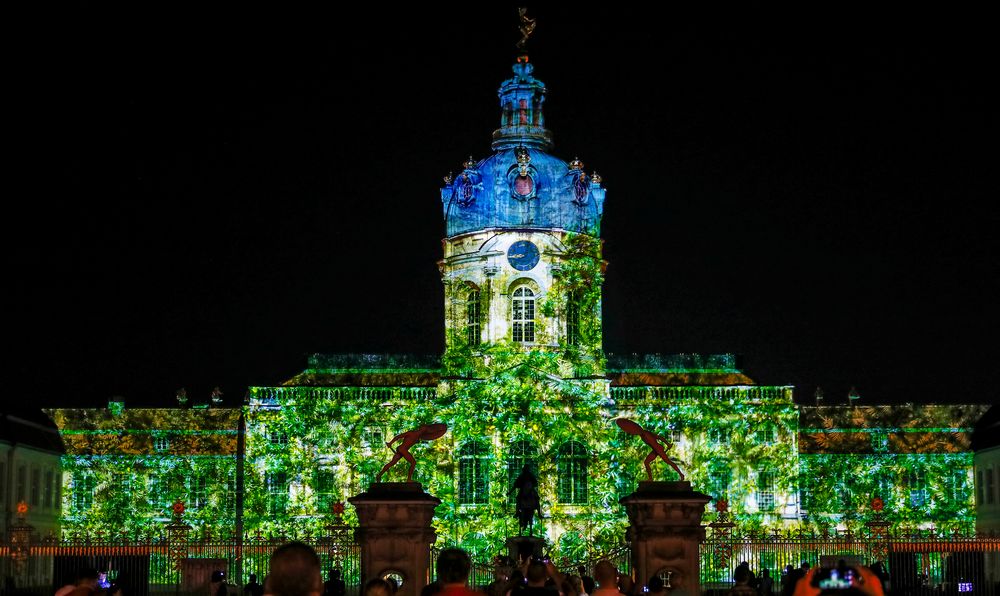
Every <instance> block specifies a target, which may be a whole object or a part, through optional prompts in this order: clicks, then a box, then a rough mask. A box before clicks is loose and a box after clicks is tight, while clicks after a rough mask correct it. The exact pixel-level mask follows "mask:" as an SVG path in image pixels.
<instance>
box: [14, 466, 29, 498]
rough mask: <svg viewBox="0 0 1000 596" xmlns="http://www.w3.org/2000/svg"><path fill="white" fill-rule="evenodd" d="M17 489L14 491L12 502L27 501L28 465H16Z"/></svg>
mask: <svg viewBox="0 0 1000 596" xmlns="http://www.w3.org/2000/svg"><path fill="white" fill-rule="evenodd" d="M16 488H17V491H16V492H15V493H14V502H15V503H20V502H21V501H25V502H27V500H28V467H27V466H25V465H24V464H21V465H19V466H18V467H17V485H16Z"/></svg>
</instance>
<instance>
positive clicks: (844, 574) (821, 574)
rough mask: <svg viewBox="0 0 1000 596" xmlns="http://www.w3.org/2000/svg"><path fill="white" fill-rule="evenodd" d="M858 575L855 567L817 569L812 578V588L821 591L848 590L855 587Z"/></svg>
mask: <svg viewBox="0 0 1000 596" xmlns="http://www.w3.org/2000/svg"><path fill="white" fill-rule="evenodd" d="M858 575H859V574H858V571H857V570H856V569H854V568H853V567H834V568H830V569H827V568H823V569H817V570H816V573H815V574H814V575H813V578H812V586H813V587H814V588H819V589H820V590H848V589H850V588H852V587H854V585H855V578H857V577H858Z"/></svg>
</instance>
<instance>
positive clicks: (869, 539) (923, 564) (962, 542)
mask: <svg viewBox="0 0 1000 596" xmlns="http://www.w3.org/2000/svg"><path fill="white" fill-rule="evenodd" d="M700 558H701V583H702V588H703V590H705V592H706V593H711V592H719V591H722V590H727V589H728V588H729V587H731V586H732V585H733V573H734V570H735V568H736V566H737V565H739V564H740V563H742V562H747V563H749V565H750V568H751V570H752V571H753V572H754V573H755V574H756V576H757V578H758V579H760V578H761V577H763V576H764V573H765V572H767V574H768V575H769V576H770V577H771V578H772V580H773V582H774V586H775V588H774V591H775V593H778V592H779V590H780V586H781V583H782V580H783V579H784V578H785V576H786V571H787V568H788V567H791V568H792V569H797V568H799V567H800V566H801V565H802V563H808V564H809V565H810V566H811V567H816V566H824V567H831V566H834V565H836V564H837V563H838V562H839V561H841V560H843V561H844V562H846V563H847V564H849V565H864V566H868V567H872V566H875V565H878V566H879V567H880V568H881V569H884V571H885V578H884V579H885V581H884V583H885V588H886V593H887V594H958V593H963V594H965V593H968V594H984V595H998V594H1000V536H994V535H990V536H986V535H976V534H969V533H963V532H958V531H948V532H941V531H937V530H933V529H928V530H909V531H907V530H900V531H893V532H890V531H888V530H887V529H885V528H875V529H872V528H868V529H866V530H865V531H863V532H858V533H851V532H834V533H830V532H828V531H827V532H803V531H798V532H780V531H772V532H766V533H765V532H747V533H739V532H736V531H735V530H734V528H733V527H732V526H730V527H718V526H716V527H710V529H709V532H708V537H707V539H706V540H705V541H704V542H703V543H702V545H701V553H700Z"/></svg>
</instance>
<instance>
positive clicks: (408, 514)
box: [348, 482, 441, 596]
mask: <svg viewBox="0 0 1000 596" xmlns="http://www.w3.org/2000/svg"><path fill="white" fill-rule="evenodd" d="M348 501H350V502H351V504H352V505H354V507H355V509H356V510H357V512H358V529H357V530H356V532H355V537H356V538H357V541H358V544H360V545H361V577H362V585H363V583H364V582H367V581H368V580H370V579H373V578H375V577H383V576H385V575H386V574H389V573H395V574H398V575H400V576H401V577H402V578H403V585H402V586H400V589H399V592H397V594H398V596H418V595H419V594H420V590H421V588H423V587H424V586H425V585H427V575H428V570H429V568H430V560H431V544H433V543H434V540H435V538H436V537H437V535H436V534H435V533H434V530H433V528H431V519H433V517H434V508H435V507H436V506H437V505H438V504H440V503H441V500H440V499H438V498H436V497H432V496H431V495H429V494H427V493H425V492H424V489H423V487H422V486H421V485H420V483H419V482H378V483H373V484H371V485H370V486H369V487H368V490H367V491H366V492H363V493H361V494H360V495H357V496H355V497H351V498H350V499H348Z"/></svg>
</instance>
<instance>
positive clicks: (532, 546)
mask: <svg viewBox="0 0 1000 596" xmlns="http://www.w3.org/2000/svg"><path fill="white" fill-rule="evenodd" d="M544 554H545V539H544V538H541V537H539V536H511V537H510V538H508V539H507V556H508V557H510V558H511V560H512V561H514V562H517V561H519V560H520V559H519V558H518V557H519V556H524V557H528V556H532V557H535V558H536V559H540V558H541V557H542V555H544Z"/></svg>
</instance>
